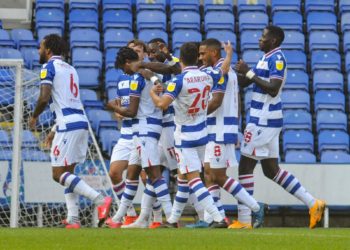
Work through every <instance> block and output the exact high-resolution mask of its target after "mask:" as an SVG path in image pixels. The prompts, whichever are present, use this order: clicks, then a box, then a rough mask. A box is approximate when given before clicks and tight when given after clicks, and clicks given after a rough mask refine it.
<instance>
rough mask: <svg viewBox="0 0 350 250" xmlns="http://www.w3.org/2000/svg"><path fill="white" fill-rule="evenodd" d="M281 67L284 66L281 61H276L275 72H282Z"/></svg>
mask: <svg viewBox="0 0 350 250" xmlns="http://www.w3.org/2000/svg"><path fill="white" fill-rule="evenodd" d="M283 66H284V63H283V61H282V60H277V61H276V69H277V70H282V69H283Z"/></svg>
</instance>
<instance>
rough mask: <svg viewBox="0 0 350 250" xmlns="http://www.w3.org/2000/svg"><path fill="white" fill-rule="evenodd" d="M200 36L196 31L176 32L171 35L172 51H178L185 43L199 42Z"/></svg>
mask: <svg viewBox="0 0 350 250" xmlns="http://www.w3.org/2000/svg"><path fill="white" fill-rule="evenodd" d="M201 41H202V34H201V33H199V32H198V31H197V30H176V31H175V32H174V33H173V50H175V49H179V48H180V47H181V45H182V44H183V43H185V42H201Z"/></svg>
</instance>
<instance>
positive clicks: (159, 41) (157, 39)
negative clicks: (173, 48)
mask: <svg viewBox="0 0 350 250" xmlns="http://www.w3.org/2000/svg"><path fill="white" fill-rule="evenodd" d="M148 43H164V44H166V42H165V41H164V40H163V39H162V38H153V39H152V40H150V41H149V42H148Z"/></svg>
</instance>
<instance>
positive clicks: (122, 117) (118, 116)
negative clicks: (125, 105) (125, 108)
mask: <svg viewBox="0 0 350 250" xmlns="http://www.w3.org/2000/svg"><path fill="white" fill-rule="evenodd" d="M114 114H115V117H117V120H118V121H122V120H123V119H124V116H122V115H121V114H119V113H117V112H115V113H114Z"/></svg>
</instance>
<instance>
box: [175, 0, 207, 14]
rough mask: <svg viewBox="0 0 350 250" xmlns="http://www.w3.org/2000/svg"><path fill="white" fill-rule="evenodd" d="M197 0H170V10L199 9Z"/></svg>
mask: <svg viewBox="0 0 350 250" xmlns="http://www.w3.org/2000/svg"><path fill="white" fill-rule="evenodd" d="M199 5H200V3H199V0H170V11H171V12H173V11H177V10H191V11H198V10H199Z"/></svg>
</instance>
